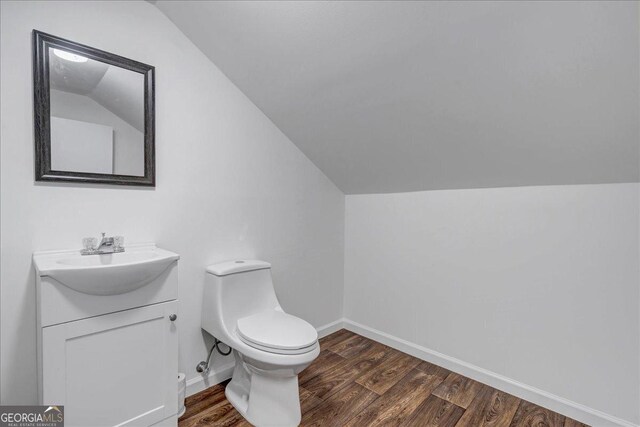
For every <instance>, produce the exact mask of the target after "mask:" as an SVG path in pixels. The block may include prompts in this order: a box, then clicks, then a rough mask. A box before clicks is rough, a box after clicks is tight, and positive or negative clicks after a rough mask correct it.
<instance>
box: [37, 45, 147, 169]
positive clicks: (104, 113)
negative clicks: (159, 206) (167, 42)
mask: <svg viewBox="0 0 640 427" xmlns="http://www.w3.org/2000/svg"><path fill="white" fill-rule="evenodd" d="M48 51H49V87H50V120H51V121H50V131H51V169H52V170H56V171H68V172H87V173H99V174H116V175H130V176H144V75H143V74H141V73H137V72H135V71H131V70H127V69H124V68H120V67H117V66H114V65H110V64H107V63H105V62H101V61H98V60H94V59H90V58H87V57H85V56H82V55H79V54H77V53H73V52H70V51H67V50H64V49H63V48H59V47H58V48H54V47H51V48H49V49H48Z"/></svg>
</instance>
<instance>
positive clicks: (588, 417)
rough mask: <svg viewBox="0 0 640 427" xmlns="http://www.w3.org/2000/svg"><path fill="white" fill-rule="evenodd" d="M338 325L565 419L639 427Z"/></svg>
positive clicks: (351, 325) (364, 329)
mask: <svg viewBox="0 0 640 427" xmlns="http://www.w3.org/2000/svg"><path fill="white" fill-rule="evenodd" d="M334 323H337V322H334ZM341 323H342V324H343V325H344V328H345V329H347V330H349V331H351V332H355V333H357V334H359V335H362V336H364V337H367V338H369V339H372V340H374V341H378V342H380V343H382V344H385V345H388V346H389V347H392V348H395V349H397V350H400V351H402V352H404V353H407V354H410V355H411V356H414V357H417V358H418V359H421V360H426V361H427V362H431V363H433V364H435V365H438V366H442V367H444V368H447V369H449V370H451V371H453V372H456V373H458V374H461V375H464V376H466V377H469V378H471V379H474V380H476V381H478V382H481V383H484V384H487V385H489V386H491V387H493V388H496V389H498V390H501V391H504V392H506V393H509V394H512V395H514V396H516V397H519V398H521V399H524V400H527V401H529V402H532V403H535V404H536V405H539V406H542V407H544V408H548V409H551V410H552V411H555V412H558V413H559V414H562V415H565V416H568V417H570V418H573V419H575V420H577V421H580V422H583V423H586V424H589V425H591V426H594V427H604V426H617V427H639V426H638V425H637V424H633V423H631V422H629V421H625V420H622V419H620V418H617V417H614V416H612V415H609V414H606V413H604V412H601V411H598V410H596V409H593V408H589V407H587V406H584V405H581V404H579V403H576V402H572V401H570V400H567V399H564V398H562V397H559V396H556V395H554V394H551V393H548V392H546V391H543V390H540V389H537V388H535V387H531V386H529V385H527V384H523V383H521V382H518V381H515V380H512V379H510V378H507V377H504V376H502V375H499V374H496V373H495V372H491V371H488V370H486V369H483V368H480V367H478V366H475V365H472V364H470V363H467V362H464V361H462V360H458V359H455V358H453V357H450V356H447V355H445V354H442V353H438V352H437V351H434V350H430V349H428V348H426V347H422V346H419V345H417V344H414V343H411V342H409V341H405V340H403V339H400V338H397V337H394V336H392V335H389V334H387V333H384V332H381V331H378V330H376V329H373V328H370V327H368V326H365V325H361V324H359V323H356V322H353V321H351V320H349V319H342V321H341ZM338 329H340V328H338Z"/></svg>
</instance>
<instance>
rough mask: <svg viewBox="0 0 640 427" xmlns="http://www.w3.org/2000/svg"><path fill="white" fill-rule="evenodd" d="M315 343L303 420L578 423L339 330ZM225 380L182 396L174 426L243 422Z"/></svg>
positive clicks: (304, 376) (513, 426)
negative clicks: (317, 350) (316, 348)
mask: <svg viewBox="0 0 640 427" xmlns="http://www.w3.org/2000/svg"><path fill="white" fill-rule="evenodd" d="M320 348H321V352H320V356H318V358H317V359H316V360H315V361H314V362H313V363H312V364H311V366H309V367H308V368H307V369H305V370H304V371H303V372H302V373H301V374H300V377H299V383H300V405H301V407H302V423H301V425H303V426H377V425H385V426H391V425H393V426H443V427H454V426H456V427H461V426H472V427H480V426H487V427H489V426H491V427H500V426H504V427H524V426H527V427H528V426H531V427H533V426H535V427H545V426H549V427H579V426H584V424H582V423H579V422H577V421H575V420H572V419H570V418H566V417H564V416H562V415H560V414H557V413H555V412H552V411H550V410H547V409H545V408H542V407H540V406H537V405H534V404H533V403H530V402H527V401H524V400H521V399H518V398H517V397H515V396H512V395H510V394H507V393H504V392H501V391H499V390H496V389H494V388H491V387H489V386H487V385H484V384H481V383H479V382H476V381H473V380H472V379H470V378H466V377H463V376H462V375H458V374H456V373H453V372H450V371H448V370H447V369H444V368H441V367H439V366H436V365H433V364H431V363H428V362H424V361H422V360H419V359H416V358H415V357H412V356H409V355H408V354H405V353H402V352H400V351H398V350H395V349H392V348H390V347H387V346H385V345H383V344H380V343H378V342H375V341H372V340H369V339H367V338H364V337H362V336H360V335H356V334H354V333H352V332H349V331H347V330H345V329H342V330H340V331H338V332H336V333H334V334H331V335H329V336H327V337H325V338H323V339H321V340H320ZM225 385H226V383H223V384H218V385H216V386H213V387H211V388H209V389H207V390H204V391H203V392H201V393H198V394H196V395H194V396H191V397H189V398H187V404H186V405H187V410H186V412H185V414H184V415H183V416H182V417H181V418H180V420H179V423H178V426H179V427H195V426H249V425H250V424H249V423H247V422H246V421H245V420H244V419H243V418H242V416H241V415H240V414H239V413H238V412H237V411H236V410H235V409H234V408H233V407H232V406H231V404H230V403H229V402H228V401H227V399H226V398H225V396H224V387H225Z"/></svg>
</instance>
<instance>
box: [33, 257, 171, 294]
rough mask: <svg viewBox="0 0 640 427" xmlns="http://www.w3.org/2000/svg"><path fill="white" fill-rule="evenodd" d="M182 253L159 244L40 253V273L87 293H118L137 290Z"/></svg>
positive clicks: (35, 261)
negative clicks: (104, 251)
mask: <svg viewBox="0 0 640 427" xmlns="http://www.w3.org/2000/svg"><path fill="white" fill-rule="evenodd" d="M178 259H180V255H178V254H176V253H173V252H170V251H167V250H164V249H160V248H158V247H156V246H155V245H146V246H137V247H131V248H127V249H126V251H125V252H119V253H114V254H104V255H80V252H73V251H67V252H57V253H53V252H48V253H43V252H41V253H36V254H34V256H33V261H34V263H35V266H36V270H37V272H38V274H39V275H40V276H42V277H44V276H46V277H51V278H53V279H55V280H56V281H58V282H60V283H62V284H63V285H65V286H67V287H69V288H71V289H73V290H75V291H78V292H82V293H84V294H90V295H117V294H124V293H127V292H131V291H134V290H136V289H138V288H141V287H142V286H144V285H146V284H148V283H149V282H151V281H152V280H153V279H155V278H156V277H158V276H159V275H160V274H162V272H164V271H165V270H166V269H167V268H168V267H169V266H170V265H171V264H173V263H174V262H176V261H177V260H178Z"/></svg>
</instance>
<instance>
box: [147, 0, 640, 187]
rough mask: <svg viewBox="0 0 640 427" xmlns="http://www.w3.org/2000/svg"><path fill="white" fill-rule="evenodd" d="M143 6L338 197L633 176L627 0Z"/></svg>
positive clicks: (633, 5) (631, 39)
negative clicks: (189, 45) (203, 58)
mask: <svg viewBox="0 0 640 427" xmlns="http://www.w3.org/2000/svg"><path fill="white" fill-rule="evenodd" d="M156 4H157V7H158V8H160V10H162V11H163V12H164V13H165V14H166V15H167V16H168V17H169V18H170V19H171V20H172V21H173V22H174V23H175V24H176V25H177V26H178V27H179V28H180V29H181V30H182V31H183V32H184V33H185V34H186V35H187V36H188V37H190V39H191V40H192V41H193V42H194V43H195V44H196V45H197V46H198V47H199V48H200V49H201V50H202V51H203V52H204V53H205V54H206V55H207V56H208V57H209V58H210V59H211V60H212V61H213V62H214V63H215V64H216V65H217V66H218V67H220V68H221V69H222V71H223V72H224V73H225V74H226V75H227V76H228V77H229V78H230V79H231V80H232V81H233V82H234V83H235V84H236V85H237V86H238V87H240V89H241V90H242V91H243V92H244V93H245V94H246V95H247V96H248V97H249V98H250V99H251V100H252V101H253V102H254V103H255V104H256V105H257V106H258V107H259V108H260V109H262V111H263V112H264V113H265V114H266V115H267V116H268V117H269V118H271V120H273V122H275V124H276V125H277V126H278V127H279V128H280V129H281V130H282V131H283V132H284V133H285V134H286V135H287V136H288V137H289V138H290V139H291V140H292V141H293V142H294V143H295V144H296V145H297V146H298V147H299V148H300V149H301V150H302V151H303V152H304V153H305V154H306V155H307V156H308V157H309V158H310V159H311V160H312V161H313V162H315V163H316V164H317V165H318V167H320V168H321V169H322V170H323V171H324V172H325V174H326V175H327V176H329V178H331V179H332V180H333V181H334V182H335V183H336V184H337V185H338V186H339V187H340V188H341V189H342V190H343V191H344V192H345V193H348V194H352V193H381V192H401V191H413V190H428V189H445V188H475V187H503V186H519V185H544V184H581V183H609V182H632V181H638V179H639V174H640V173H639V166H638V164H639V140H640V136H639V115H640V114H639V80H640V74H639V56H640V48H639V39H640V37H639V32H638V31H639V27H638V17H639V13H638V3H637V2H614V1H605V2H578V1H571V2H522V1H518V2H502V1H500V2H449V1H447V2H400V1H390V2H378V1H375V2H364V1H360V2H357V1H356V2H306V1H301V2H268V1H265V2H262V1H258V2H246V1H240V2H207V1H175V2H174V1H158V2H157V3H156Z"/></svg>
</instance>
